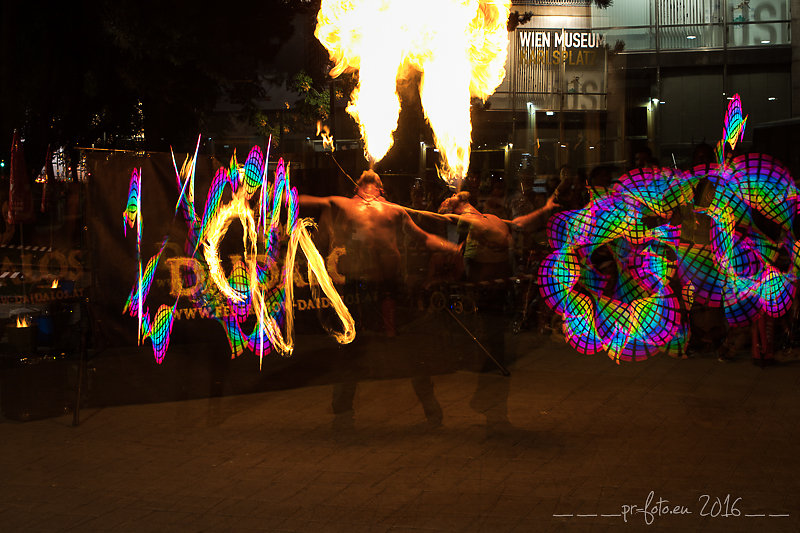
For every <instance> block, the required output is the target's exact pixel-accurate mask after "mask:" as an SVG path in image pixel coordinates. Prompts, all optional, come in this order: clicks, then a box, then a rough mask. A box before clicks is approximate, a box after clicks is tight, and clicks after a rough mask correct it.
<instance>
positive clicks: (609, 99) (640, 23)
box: [474, 0, 800, 176]
mask: <svg viewBox="0 0 800 533" xmlns="http://www.w3.org/2000/svg"><path fill="white" fill-rule="evenodd" d="M798 3H800V2H797V1H796V0H795V1H792V0H749V1H747V0H681V1H664V0H614V2H613V3H612V4H611V5H610V6H609V7H607V8H600V7H598V6H597V5H596V4H595V3H594V2H591V1H586V0H561V1H555V0H530V1H522V0H519V1H515V2H514V3H513V5H512V8H511V10H512V13H513V12H514V11H516V12H517V13H518V14H519V19H520V20H519V22H520V23H519V24H518V25H517V27H516V28H515V29H514V30H513V32H512V33H511V34H510V39H509V53H508V62H507V69H506V71H507V74H506V79H505V80H504V82H503V84H502V85H501V86H500V87H499V89H498V91H497V92H496V93H495V95H493V96H492V97H491V99H490V100H489V102H488V105H486V106H485V107H483V108H479V109H476V111H475V119H476V123H477V126H476V128H475V130H476V131H475V134H474V142H475V144H476V145H479V148H480V146H486V147H487V148H492V147H494V148H497V146H498V144H499V145H500V146H501V147H502V145H503V144H506V146H508V144H509V143H510V145H511V146H512V147H513V149H512V150H507V151H510V152H511V154H512V155H511V156H510V157H506V166H505V168H506V171H508V170H509V169H513V168H516V165H517V164H518V165H519V168H531V169H534V170H535V174H536V175H537V176H541V175H547V174H552V173H554V172H557V169H558V168H559V167H560V166H562V165H564V164H569V165H570V166H572V167H573V168H576V169H585V170H587V171H588V170H589V169H590V168H592V167H594V166H596V165H599V164H610V165H614V166H616V167H618V168H620V169H625V168H629V167H630V166H631V165H632V163H633V162H632V159H633V156H634V154H635V152H637V151H638V150H641V149H642V148H645V147H647V148H649V149H650V151H651V152H652V153H653V155H654V157H655V158H656V159H657V160H658V162H659V163H660V164H662V165H669V166H673V165H677V166H686V165H688V164H689V163H691V157H692V153H693V150H694V148H695V147H696V146H697V145H698V144H699V143H702V142H706V143H708V144H713V143H714V142H716V141H715V139H717V138H718V137H719V131H718V130H719V120H720V117H721V116H722V115H723V114H724V112H725V108H726V106H727V104H728V100H729V98H730V97H731V96H732V95H733V94H734V93H739V94H740V95H741V97H742V100H743V102H744V104H745V105H746V106H747V108H748V110H749V111H750V113H751V116H753V117H758V118H757V122H756V121H755V120H754V122H753V123H752V124H751V125H750V127H749V128H748V131H747V132H746V134H745V140H744V142H745V143H746V144H749V143H752V142H753V141H754V132H756V130H757V129H758V126H759V124H764V123H773V122H774V121H779V120H785V119H789V118H790V117H792V116H793V115H796V114H797V113H798V111H800V104H798V103H797V102H795V103H794V105H793V103H792V98H793V94H794V93H797V91H792V87H793V83H794V84H795V85H796V84H797V80H798V76H797V75H795V76H794V77H793V76H792V70H793V65H794V64H797V62H798V59H797V56H798V55H800V54H798V51H797V49H796V48H797V47H796V41H797V39H795V40H794V41H795V45H794V46H793V44H792V43H793V39H792V33H793V31H794V28H795V27H797V24H793V14H794V16H797V13H798V12H800V7H798V6H795V5H794V4H798ZM793 8H794V9H793ZM525 15H527V16H525ZM512 19H513V16H512ZM794 68H795V69H796V68H797V67H796V66H795V67H794ZM793 79H794V80H795V81H794V82H793ZM795 98H796V97H795ZM504 135H505V137H504ZM756 141H757V139H756ZM776 155H778V156H779V157H780V156H781V154H776ZM787 163H788V162H787Z"/></svg>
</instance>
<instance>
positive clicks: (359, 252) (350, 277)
mask: <svg viewBox="0 0 800 533" xmlns="http://www.w3.org/2000/svg"><path fill="white" fill-rule="evenodd" d="M298 200H299V203H300V206H301V208H303V209H308V208H312V209H313V208H316V209H322V210H323V213H322V214H321V217H320V220H324V221H326V224H325V226H326V227H324V228H322V229H321V231H323V232H327V233H328V235H329V238H330V242H331V248H332V249H335V248H337V247H343V248H344V250H345V253H344V255H343V256H342V257H341V258H340V260H339V268H338V270H339V272H340V273H341V274H344V276H345V279H346V280H347V282H348V283H349V284H354V285H355V287H354V289H355V290H356V291H358V290H360V289H363V288H365V287H372V288H373V289H375V290H377V291H378V292H379V299H380V314H381V315H382V318H383V328H384V332H385V334H386V335H387V336H388V337H394V336H395V335H396V331H395V317H394V315H395V296H396V292H397V282H398V281H399V280H400V279H401V278H400V276H401V259H402V257H401V254H400V249H399V246H398V243H400V242H402V241H401V240H400V239H401V235H405V236H406V238H408V239H409V240H411V241H417V242H419V243H421V244H422V245H424V246H425V247H426V248H427V249H429V250H431V251H434V252H444V253H449V254H454V255H455V254H456V253H457V251H458V248H457V247H456V245H455V244H453V243H450V242H448V241H447V240H446V239H443V238H441V237H439V236H436V235H431V234H430V233H427V232H425V231H423V230H422V229H420V228H419V227H418V226H417V225H416V224H415V223H414V222H413V221H412V220H411V218H410V217H409V215H408V214H407V213H406V211H405V210H404V208H403V207H401V206H399V205H396V204H392V203H390V202H387V201H386V199H385V198H384V196H383V182H382V181H381V179H380V176H378V174H376V173H375V172H373V171H372V170H365V171H364V172H363V173H362V174H361V177H360V178H359V180H358V183H357V184H356V189H355V194H354V196H353V197H352V198H345V197H342V196H329V197H326V198H317V197H313V196H307V195H300V196H299V198H298ZM356 342H359V340H357V341H356ZM412 386H413V387H414V391H415V392H416V393H417V397H418V398H419V400H420V402H421V403H422V406H423V409H424V411H425V416H426V419H427V420H428V423H429V424H430V425H431V426H434V427H435V426H439V425H441V423H442V409H441V407H440V406H439V402H438V401H437V400H436V397H435V396H434V395H433V382H432V381H431V379H430V376H421V377H418V378H414V379H412ZM355 392H356V384H355V382H348V383H342V384H337V385H335V386H334V389H333V399H332V407H333V412H334V414H335V419H334V428H335V429H350V428H352V426H353V420H354V411H353V400H354V397H355Z"/></svg>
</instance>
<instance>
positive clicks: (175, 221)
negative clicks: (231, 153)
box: [87, 151, 224, 349]
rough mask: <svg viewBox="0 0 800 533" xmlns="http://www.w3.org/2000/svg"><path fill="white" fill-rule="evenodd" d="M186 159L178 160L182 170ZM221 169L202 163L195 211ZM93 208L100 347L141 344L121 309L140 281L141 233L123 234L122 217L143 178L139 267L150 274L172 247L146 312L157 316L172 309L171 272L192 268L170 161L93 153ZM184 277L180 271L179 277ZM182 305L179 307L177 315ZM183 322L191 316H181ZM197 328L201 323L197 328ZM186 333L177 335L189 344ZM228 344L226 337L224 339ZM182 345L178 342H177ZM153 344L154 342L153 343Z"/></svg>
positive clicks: (90, 161) (204, 328) (203, 160)
mask: <svg viewBox="0 0 800 533" xmlns="http://www.w3.org/2000/svg"><path fill="white" fill-rule="evenodd" d="M185 155H186V154H176V155H175V159H176V163H177V165H178V167H179V168H180V166H181V164H182V163H183V159H184V157H185ZM219 166H220V164H219V163H218V162H216V161H215V160H213V159H211V158H210V157H204V156H199V157H198V159H197V167H196V174H195V175H196V182H195V187H196V190H197V191H200V193H199V194H197V196H198V202H197V204H198V205H197V208H198V210H201V214H202V207H203V204H204V201H203V200H204V198H205V194H206V191H207V190H208V187H209V184H210V181H211V178H212V177H213V175H214V171H215V170H216V169H217V168H218V167H219ZM87 167H88V169H89V172H90V178H89V185H88V188H89V202H88V206H87V218H88V229H89V247H90V250H89V253H90V254H91V255H92V269H93V284H92V298H91V302H90V305H91V307H92V316H93V320H94V324H93V325H94V334H95V339H96V345H97V347H98V348H101V349H102V348H111V347H125V346H128V347H130V346H136V345H137V338H136V337H137V330H138V319H137V318H136V317H131V316H130V313H124V314H123V309H124V307H125V304H126V302H127V300H128V297H129V295H130V294H131V291H132V290H135V287H136V283H137V279H138V268H139V267H138V265H139V262H138V260H137V242H136V241H137V232H136V229H135V228H133V229H131V228H128V229H127V231H125V222H124V215H123V213H124V211H125V208H126V202H127V200H128V192H129V185H130V181H131V174H132V173H133V171H134V169H135V170H136V171H137V172H139V173H140V187H141V202H140V208H141V221H142V230H141V234H142V236H141V260H142V268H145V266H146V265H147V263H148V261H149V260H150V258H152V257H153V256H155V255H156V254H158V252H159V250H160V249H161V247H162V244H164V242H165V239H166V245H165V248H164V252H163V253H162V256H161V259H160V261H159V262H158V268H157V270H156V272H155V275H154V279H153V283H152V287H151V289H150V293H149V297H148V298H147V301H146V302H145V305H146V306H147V307H148V308H149V310H150V312H151V313H154V312H155V311H156V309H157V308H158V307H159V306H160V305H162V304H170V305H171V304H172V303H174V302H175V297H173V296H171V295H170V292H171V286H170V284H171V283H170V282H171V280H170V273H171V272H172V271H174V268H172V269H171V268H170V267H174V265H175V264H176V263H183V262H185V261H186V251H185V243H186V237H187V227H186V224H185V222H184V220H183V218H182V217H181V215H180V214H178V215H177V216H176V207H175V206H176V203H177V200H178V197H179V194H180V190H179V189H178V181H177V179H176V172H175V168H174V166H173V160H172V157H171V155H170V154H165V153H147V154H139V153H130V152H99V151H98V152H89V153H88V154H87ZM177 273H178V275H180V270H178V271H177ZM182 305H183V303H182V302H179V309H180V307H181V306H182ZM178 314H179V315H185V313H183V312H182V311H179V313H178ZM203 322H205V323H204V324H203V325H202V326H200V327H198V328H196V330H197V331H196V332H193V333H199V334H202V333H203V332H206V331H207V330H208V329H209V327H208V326H209V324H210V323H208V321H203ZM198 325H199V324H198ZM183 330H184V328H182V327H181V328H176V334H178V336H179V337H183V336H184V335H183V333H184V331H183ZM223 339H224V336H223ZM176 340H177V341H179V340H180V339H176ZM147 344H149V341H148V342H147Z"/></svg>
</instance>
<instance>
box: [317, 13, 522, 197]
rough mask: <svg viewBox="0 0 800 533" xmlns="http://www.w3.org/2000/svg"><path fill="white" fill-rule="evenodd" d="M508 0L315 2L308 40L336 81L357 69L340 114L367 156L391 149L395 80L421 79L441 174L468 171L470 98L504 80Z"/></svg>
mask: <svg viewBox="0 0 800 533" xmlns="http://www.w3.org/2000/svg"><path fill="white" fill-rule="evenodd" d="M509 8H510V0H322V5H321V6H320V10H319V13H318V14H317V28H316V31H315V33H314V35H315V36H316V37H317V39H319V41H320V42H321V43H322V44H323V45H324V46H325V47H326V48H327V49H328V52H329V54H330V58H331V60H332V61H333V63H334V65H333V68H331V71H330V74H331V76H333V77H336V76H338V75H340V74H342V73H345V72H355V71H358V75H359V79H358V85H357V86H356V88H355V89H354V90H353V93H352V94H351V97H350V103H349V105H348V106H347V112H348V113H349V114H350V115H351V116H352V117H353V118H354V119H355V120H356V121H357V122H358V124H359V128H360V130H361V135H362V137H363V138H364V146H365V150H366V153H367V156H368V157H369V158H370V159H371V160H374V161H378V160H380V159H382V158H383V157H384V156H385V155H386V153H387V152H388V151H389V149H390V148H391V146H392V143H393V139H392V135H393V133H394V131H395V130H396V129H397V119H398V117H399V115H400V99H399V96H398V95H397V81H398V79H402V78H407V77H409V74H410V73H411V71H412V70H417V71H419V72H421V73H422V77H421V81H420V87H419V91H420V98H421V101H422V107H423V110H424V112H425V118H426V119H427V120H428V123H429V124H430V126H431V129H432V130H433V136H434V141H435V143H436V146H437V147H438V148H439V150H440V153H441V155H442V159H443V163H444V168H443V169H442V170H443V172H442V174H443V175H444V176H445V177H446V178H447V180H448V181H449V182H450V183H454V182H459V181H460V178H461V177H462V176H463V175H464V173H465V172H466V170H467V168H468V167H469V155H470V141H471V133H472V124H471V122H470V98H471V97H477V98H480V99H482V100H485V99H486V98H488V97H489V96H490V95H491V94H492V93H493V92H494V90H495V89H496V88H497V86H498V85H500V83H501V82H502V81H503V78H504V77H505V62H506V55H507V47H508V31H507V29H506V21H507V19H508V13H509Z"/></svg>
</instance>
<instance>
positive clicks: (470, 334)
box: [445, 307, 511, 376]
mask: <svg viewBox="0 0 800 533" xmlns="http://www.w3.org/2000/svg"><path fill="white" fill-rule="evenodd" d="M445 309H447V312H448V313H450V316H451V317H453V320H455V321H456V323H457V324H458V325H459V326H461V327H462V328H463V329H464V331H466V332H467V335H469V336H470V337H472V340H474V341H475V344H477V345H478V346H479V347H480V349H481V350H483V353H485V354H486V357H488V358H489V359H491V360H492V362H493V363H494V364H495V365H496V366H497V368H499V369H500V372H501V373H502V374H503V375H504V376H510V375H511V372H509V371H508V369H507V368H506V367H505V366H503V364H502V363H501V362H500V361H498V360H497V359H495V358H494V356H493V355H492V354H491V353H489V350H487V349H486V347H485V346H484V345H483V344H481V341H479V340H478V338H477V337H475V335H473V334H472V332H471V331H470V330H469V329H468V328H467V326H465V325H464V323H463V322H461V321H460V320H459V319H458V317H456V315H454V314H453V312H452V311H451V310H450V308H449V307H446V308H445Z"/></svg>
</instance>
